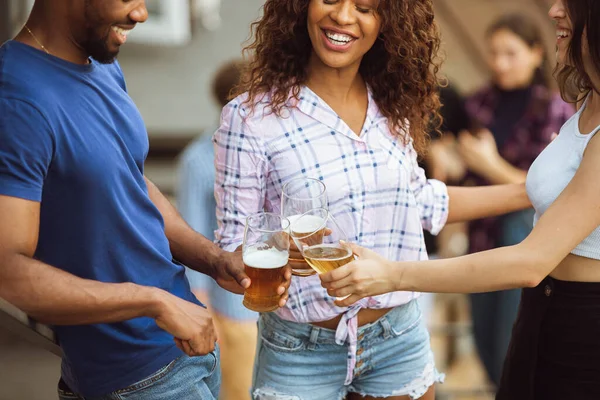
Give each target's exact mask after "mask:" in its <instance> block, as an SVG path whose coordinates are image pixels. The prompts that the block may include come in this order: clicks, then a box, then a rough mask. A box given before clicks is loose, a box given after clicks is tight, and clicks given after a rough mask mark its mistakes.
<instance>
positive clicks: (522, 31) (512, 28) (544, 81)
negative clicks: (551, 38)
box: [486, 14, 551, 88]
mask: <svg viewBox="0 0 600 400" xmlns="http://www.w3.org/2000/svg"><path fill="white" fill-rule="evenodd" d="M500 31H509V32H511V33H513V34H514V35H517V36H518V37H519V38H520V39H521V40H522V41H523V42H525V43H526V44H527V46H528V47H529V48H530V49H534V48H536V47H538V48H540V49H542V51H543V52H544V53H543V58H542V65H541V66H540V67H539V68H538V69H537V70H536V71H535V74H534V76H533V83H534V84H537V85H543V86H545V87H546V88H549V87H550V75H551V68H550V63H549V61H548V54H547V52H546V48H545V46H544V37H543V35H542V31H541V29H540V27H539V26H538V25H537V24H536V23H535V21H533V20H532V19H531V18H530V17H528V16H526V15H522V14H507V15H504V16H502V17H500V18H499V19H497V20H496V21H495V22H494V23H492V25H491V26H490V27H489V28H488V29H487V32H486V37H487V38H488V39H489V38H490V37H492V36H493V35H494V34H496V33H497V32H500Z"/></svg>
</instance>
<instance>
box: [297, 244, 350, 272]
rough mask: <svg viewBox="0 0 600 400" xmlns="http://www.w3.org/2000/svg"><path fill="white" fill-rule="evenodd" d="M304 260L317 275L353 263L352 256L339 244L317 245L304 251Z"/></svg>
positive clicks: (348, 250)
mask: <svg viewBox="0 0 600 400" xmlns="http://www.w3.org/2000/svg"><path fill="white" fill-rule="evenodd" d="M304 259H305V260H306V262H307V263H308V264H309V265H310V266H311V267H312V268H313V269H314V270H315V271H317V272H318V273H319V274H325V273H327V272H329V271H333V270H334V269H336V268H339V267H341V266H342V265H346V264H348V263H350V262H352V261H354V255H353V254H352V251H350V249H348V248H345V247H342V246H341V245H340V244H336V243H333V244H318V245H315V246H311V247H309V248H306V249H304Z"/></svg>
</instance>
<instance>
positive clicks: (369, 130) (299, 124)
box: [214, 87, 448, 383]
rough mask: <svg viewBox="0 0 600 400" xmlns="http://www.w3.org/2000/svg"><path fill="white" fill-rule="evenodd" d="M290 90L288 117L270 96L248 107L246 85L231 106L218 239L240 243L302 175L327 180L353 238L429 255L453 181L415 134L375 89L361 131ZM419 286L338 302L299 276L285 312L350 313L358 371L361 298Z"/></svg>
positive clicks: (224, 138) (381, 299)
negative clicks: (436, 175)
mask: <svg viewBox="0 0 600 400" xmlns="http://www.w3.org/2000/svg"><path fill="white" fill-rule="evenodd" d="M299 97H300V98H299V100H296V99H294V98H290V99H289V100H288V104H287V108H286V109H285V110H284V115H283V118H280V117H277V116H276V115H274V114H273V113H269V111H268V101H269V99H268V96H265V98H263V99H262V100H261V101H260V102H259V104H258V105H257V106H256V109H255V110H254V112H250V111H249V110H248V109H246V106H245V105H244V104H243V103H244V100H245V99H246V98H247V97H246V96H245V95H242V96H240V97H238V98H236V99H235V100H233V101H232V102H231V103H229V104H228V105H227V106H226V107H225V108H224V110H223V113H222V116H221V126H220V128H219V130H218V131H217V132H216V133H215V136H214V142H215V156H216V158H215V168H216V182H215V197H216V200H217V220H218V223H219V229H218V230H217V232H216V241H217V243H219V244H220V246H221V247H223V248H225V249H226V250H229V251H232V250H234V249H235V248H237V247H238V246H239V245H240V244H241V243H242V238H243V233H244V221H245V218H246V217H247V216H248V215H250V214H252V213H255V212H258V211H261V210H266V211H270V212H276V213H279V212H280V208H281V192H282V187H283V185H284V184H285V183H286V182H287V181H289V180H291V179H294V178H298V177H302V176H305V177H311V178H316V179H320V180H322V181H323V182H324V183H325V185H326V187H327V194H328V201H329V210H330V212H331V213H332V214H333V215H334V217H335V218H336V220H337V221H338V222H339V223H340V225H341V228H342V229H343V230H344V231H345V232H346V234H347V235H348V239H349V240H351V241H353V242H355V243H357V244H359V245H361V246H364V247H367V248H370V249H372V250H374V251H376V252H377V253H379V254H380V255H382V256H383V257H386V258H387V259H390V260H411V261H414V260H425V259H427V252H426V249H425V244H424V240H423V228H425V229H427V230H429V231H431V232H432V233H434V234H435V233H437V232H439V231H440V230H441V228H442V227H443V225H444V224H445V221H446V218H447V214H448V195H447V190H446V186H445V185H444V184H443V183H441V182H438V181H433V180H427V179H426V177H425V174H424V172H423V170H422V169H421V168H419V167H418V165H417V154H416V152H415V150H414V149H413V147H412V144H409V145H404V144H403V142H402V140H401V139H400V138H398V137H395V136H393V135H392V134H391V133H390V131H389V129H388V123H387V119H386V118H385V117H384V116H383V115H382V114H381V113H380V111H379V108H378V107H377V105H376V104H375V102H374V100H373V98H372V96H371V93H369V106H368V110H367V117H366V120H365V123H364V126H363V129H362V131H361V134H360V137H359V136H357V135H356V134H355V133H354V132H352V130H351V129H350V128H349V127H348V126H347V125H346V123H345V122H344V121H343V120H342V119H341V118H340V117H339V116H338V115H337V114H336V113H335V112H334V111H333V110H332V109H331V108H330V107H329V106H328V105H327V104H326V103H325V102H324V101H323V100H321V99H320V98H319V97H318V96H317V95H316V94H315V93H314V92H312V91H311V90H310V89H309V88H307V87H303V88H302V89H301V92H300V96H299ZM417 296H418V294H417V293H412V292H396V293H390V294H386V295H382V296H377V297H372V298H366V299H363V300H361V301H359V302H358V303H357V304H355V305H353V306H351V307H349V308H340V307H336V306H335V305H334V303H333V301H334V298H332V297H330V296H329V295H328V294H327V291H326V290H325V289H324V288H323V287H322V286H321V283H320V280H319V277H318V276H311V277H300V278H299V277H294V278H293V279H292V284H291V286H290V289H289V300H288V302H287V305H286V306H285V307H284V308H282V309H279V310H278V311H277V313H278V315H279V316H280V317H281V318H283V319H286V320H289V321H294V322H299V323H310V322H317V321H326V320H330V319H332V318H334V317H336V316H338V315H340V314H343V317H342V320H341V321H340V323H339V326H338V328H337V331H336V339H337V341H338V344H340V345H342V344H344V343H346V342H347V343H348V345H349V357H348V376H347V380H346V381H347V383H349V382H350V381H351V379H352V371H353V369H354V364H355V353H356V343H357V337H356V336H357V329H358V326H357V325H358V324H357V314H358V312H359V310H360V309H361V308H379V309H380V308H389V307H395V306H399V305H402V304H405V303H408V302H409V301H411V300H412V299H415V298H416V297H417Z"/></svg>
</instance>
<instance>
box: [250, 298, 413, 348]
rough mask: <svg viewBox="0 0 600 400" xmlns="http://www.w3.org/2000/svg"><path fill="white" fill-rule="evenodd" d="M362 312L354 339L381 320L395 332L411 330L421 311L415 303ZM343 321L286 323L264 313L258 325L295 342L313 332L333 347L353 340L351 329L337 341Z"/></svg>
mask: <svg viewBox="0 0 600 400" xmlns="http://www.w3.org/2000/svg"><path fill="white" fill-rule="evenodd" d="M361 311H365V312H366V313H363V314H362V315H363V316H362V317H359V316H358V315H357V318H360V319H362V320H363V321H362V322H363V323H362V324H360V325H359V326H357V330H356V331H354V335H357V336H358V339H360V337H361V336H364V335H361V333H365V332H367V331H371V330H372V328H373V327H375V326H379V325H381V322H382V321H384V320H385V321H387V322H388V323H389V324H390V325H392V326H394V327H396V328H398V331H403V330H404V329H406V328H409V327H412V326H413V325H414V324H415V323H416V322H418V321H419V320H420V318H421V310H420V308H419V305H418V300H417V299H415V300H411V301H409V302H408V303H405V304H402V305H400V306H395V307H392V308H381V309H363V310H361ZM373 311H374V312H373ZM349 312H351V310H349ZM359 315H360V312H359ZM342 318H343V316H342V315H339V316H337V317H335V318H333V319H332V320H328V321H324V322H323V321H321V322H298V321H292V320H290V319H287V318H286V317H285V316H282V315H281V314H280V313H263V314H261V321H262V322H261V323H262V326H263V327H264V328H267V329H268V330H274V331H277V332H279V333H287V334H289V335H292V336H294V337H297V338H300V337H305V338H309V337H311V336H312V335H313V334H314V332H315V330H316V331H317V332H319V338H320V340H322V341H323V343H325V342H328V343H334V342H336V341H339V340H350V339H351V337H352V336H353V334H352V332H351V331H353V329H352V328H350V327H349V326H348V330H347V331H346V335H347V336H345V338H342V337H339V334H340V329H339V328H340V327H341V325H340V324H343V323H344V321H342ZM365 318H368V319H369V320H371V321H370V322H366V320H365ZM373 318H374V319H373ZM332 321H333V322H332ZM384 325H386V323H384ZM400 328H402V329H400Z"/></svg>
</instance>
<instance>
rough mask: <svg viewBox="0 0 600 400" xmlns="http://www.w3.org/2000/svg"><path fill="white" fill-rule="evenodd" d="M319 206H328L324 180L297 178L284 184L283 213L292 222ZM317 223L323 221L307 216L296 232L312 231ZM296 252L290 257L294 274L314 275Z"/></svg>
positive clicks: (282, 196)
mask: <svg viewBox="0 0 600 400" xmlns="http://www.w3.org/2000/svg"><path fill="white" fill-rule="evenodd" d="M317 208H325V209H326V208H327V191H326V188H325V184H324V183H323V182H322V181H320V180H318V179H313V178H296V179H292V180H291V181H289V182H287V183H286V184H285V185H284V186H283V193H282V195H281V215H282V216H283V217H286V218H287V219H289V221H290V224H293V223H294V221H296V220H297V219H298V218H299V217H300V216H301V215H303V214H304V213H306V212H307V211H310V210H313V209H317ZM315 223H316V224H318V225H320V224H321V223H322V221H321V220H318V217H317V216H314V217H312V218H311V217H308V218H305V219H304V220H303V223H302V224H300V225H297V226H296V229H298V231H297V232H296V233H297V234H299V235H301V234H302V233H304V234H308V233H311V232H312V231H313V230H314V229H313V228H314V225H315ZM293 250H295V249H293ZM295 253H296V256H291V257H290V262H291V263H292V265H293V266H294V268H292V274H294V275H296V276H310V275H314V273H315V271H314V270H313V269H311V268H310V266H309V265H308V264H307V263H306V261H305V260H304V258H303V257H302V256H301V255H300V254H299V252H297V251H296V252H295Z"/></svg>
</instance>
